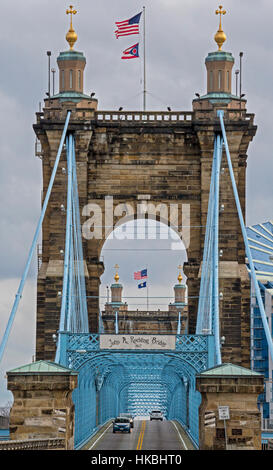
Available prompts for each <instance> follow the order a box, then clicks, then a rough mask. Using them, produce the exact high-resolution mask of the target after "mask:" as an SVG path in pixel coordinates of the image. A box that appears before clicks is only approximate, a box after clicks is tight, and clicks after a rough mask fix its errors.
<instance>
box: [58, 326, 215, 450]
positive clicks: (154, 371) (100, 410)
mask: <svg viewBox="0 0 273 470" xmlns="http://www.w3.org/2000/svg"><path fill="white" fill-rule="evenodd" d="M65 336H66V341H65V343H66V348H67V349H66V351H67V352H66V358H65V365H66V366H67V367H69V368H71V369H75V370H78V371H79V386H78V388H77V389H76V390H75V391H74V392H73V400H74V403H75V414H76V427H75V445H76V446H80V445H81V443H83V442H84V441H85V440H86V439H87V438H88V437H89V436H90V433H92V432H94V431H95V430H96V429H97V426H99V425H100V424H102V423H104V422H105V421H107V420H108V419H110V418H112V417H114V416H116V415H117V414H119V413H120V412H126V411H128V412H131V413H132V414H133V415H145V414H147V413H148V412H150V411H151V409H152V408H154V409H155V408H160V409H162V411H163V412H164V413H165V415H166V417H167V418H168V419H174V418H175V419H178V420H179V421H180V422H181V423H182V424H183V425H184V426H185V427H186V428H187V430H188V433H189V434H190V435H191V437H192V439H193V441H194V442H195V443H196V445H197V443H198V408H199V404H200V394H199V393H198V392H197V391H196V389H195V376H196V374H197V373H200V372H201V371H203V370H206V369H207V368H209V367H211V366H212V365H213V361H214V340H213V337H212V336H209V335H176V341H175V349H174V350H168V351H164V352H163V351H160V350H158V351H157V350H153V351H149V350H142V351H132V350H115V351H113V350H111V351H109V350H106V349H100V335H98V334H72V333H67V334H66V335H65ZM186 404H188V408H185V406H186ZM86 407H88V412H86ZM91 409H92V411H91Z"/></svg>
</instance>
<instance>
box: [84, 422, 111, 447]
mask: <svg viewBox="0 0 273 470" xmlns="http://www.w3.org/2000/svg"><path fill="white" fill-rule="evenodd" d="M110 426H112V423H110V424H109V426H108V427H107V428H106V429H105V430H104V431H103V433H102V434H101V435H100V436H99V437H98V439H96V440H95V442H93V444H92V445H91V447H88V450H90V449H92V448H93V447H94V445H95V444H96V443H97V442H98V441H99V440H100V439H101V438H102V436H103V435H104V434H105V433H106V431H108V429H109V428H110Z"/></svg>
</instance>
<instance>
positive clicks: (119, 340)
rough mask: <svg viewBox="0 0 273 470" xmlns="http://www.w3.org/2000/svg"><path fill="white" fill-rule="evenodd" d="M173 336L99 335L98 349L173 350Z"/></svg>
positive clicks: (174, 337)
mask: <svg viewBox="0 0 273 470" xmlns="http://www.w3.org/2000/svg"><path fill="white" fill-rule="evenodd" d="M175 342H176V336H175V335H164V336H163V335H107V334H106V335H100V349H112V350H114V349H117V350H119V349H129V350H131V349H132V350H145V349H146V350H147V349H148V350H151V349H152V350H160V351H163V350H164V351H165V350H170V349H171V350H174V349H175Z"/></svg>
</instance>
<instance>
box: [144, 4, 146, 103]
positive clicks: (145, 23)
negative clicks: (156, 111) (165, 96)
mask: <svg viewBox="0 0 273 470" xmlns="http://www.w3.org/2000/svg"><path fill="white" fill-rule="evenodd" d="M143 61H144V64H143V75H144V76H143V111H146V18H145V7H143Z"/></svg>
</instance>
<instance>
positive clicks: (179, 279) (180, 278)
mask: <svg viewBox="0 0 273 470" xmlns="http://www.w3.org/2000/svg"><path fill="white" fill-rule="evenodd" d="M178 269H179V274H178V278H177V280H178V282H179V284H181V282H182V279H183V277H182V274H181V269H182V266H181V264H180V265H179V266H178Z"/></svg>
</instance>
